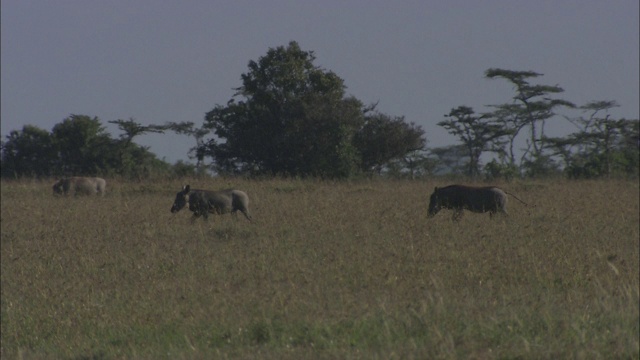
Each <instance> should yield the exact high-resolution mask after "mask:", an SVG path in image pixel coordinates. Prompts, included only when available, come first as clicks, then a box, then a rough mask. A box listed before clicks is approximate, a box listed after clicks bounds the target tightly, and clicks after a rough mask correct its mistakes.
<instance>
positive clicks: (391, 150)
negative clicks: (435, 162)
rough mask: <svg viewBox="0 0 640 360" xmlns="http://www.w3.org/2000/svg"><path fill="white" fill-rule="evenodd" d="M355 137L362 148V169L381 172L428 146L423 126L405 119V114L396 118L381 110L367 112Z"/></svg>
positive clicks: (355, 142) (359, 147)
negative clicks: (392, 163)
mask: <svg viewBox="0 0 640 360" xmlns="http://www.w3.org/2000/svg"><path fill="white" fill-rule="evenodd" d="M353 141H354V144H355V146H356V148H358V150H359V152H360V156H361V166H362V169H363V170H364V171H365V172H372V171H375V172H377V173H381V172H382V170H383V168H384V167H385V166H386V165H389V164H390V162H392V161H393V160H403V159H404V158H405V156H407V155H409V154H412V153H415V152H417V151H420V150H423V149H424V147H425V146H426V140H425V138H424V131H423V130H422V128H421V127H420V126H418V125H415V124H414V123H407V122H405V120H404V117H395V118H392V117H390V116H388V115H386V114H381V113H379V112H375V113H373V114H370V115H369V114H368V115H366V116H365V122H364V125H363V126H362V128H361V129H360V130H359V131H358V132H357V133H356V135H355V138H354V140H353Z"/></svg>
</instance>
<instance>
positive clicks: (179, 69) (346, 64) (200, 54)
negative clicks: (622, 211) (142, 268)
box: [0, 0, 640, 163]
mask: <svg viewBox="0 0 640 360" xmlns="http://www.w3.org/2000/svg"><path fill="white" fill-rule="evenodd" d="M638 4H639V2H638V0H612V1H601V0H580V1H557V0H553V1H534V0H529V1H517V0H503V1H497V0H495V1H471V0H467V1H459V0H448V1H424V0H423V1H364V0H362V1H344V0H343V1H334V0H323V1H212V0H209V1H205V0H197V1H160V0H126V1H121V0H110V1H97V0H60V1H32V0H3V1H2V2H1V13H0V14H1V17H2V19H1V36H2V39H1V40H2V41H1V47H2V48H1V52H0V56H1V67H0V69H1V75H2V78H1V86H2V88H1V92H0V94H1V98H2V99H1V100H2V102H1V108H0V109H1V123H2V137H3V138H5V136H6V135H7V134H8V133H9V132H10V131H11V130H18V129H21V128H22V126H23V125H25V124H31V125H36V126H38V127H41V128H43V129H46V130H51V128H52V127H53V126H54V125H55V124H56V123H59V122H61V121H62V120H63V119H64V118H66V117H67V116H69V115H70V114H81V115H89V116H97V117H99V118H100V119H101V120H102V121H103V123H104V124H105V125H108V127H107V128H108V130H109V131H110V132H111V133H112V136H113V137H117V136H118V135H119V132H118V130H117V128H115V127H113V126H112V125H111V124H107V121H109V120H116V119H125V120H126V119H129V118H134V119H135V120H136V121H138V122H140V123H142V124H164V123H165V122H167V121H193V122H195V123H196V124H198V125H200V124H202V121H203V118H204V114H205V113H206V112H208V111H209V110H211V109H212V108H213V107H214V106H215V105H216V104H226V102H227V101H228V100H229V99H230V98H231V97H232V95H233V93H234V91H233V88H236V87H238V86H240V85H241V82H240V75H241V74H242V73H245V72H247V64H248V62H249V61H250V60H258V59H259V57H261V56H264V55H265V54H266V52H267V51H268V49H269V48H274V47H277V46H283V45H284V46H286V45H287V44H288V43H289V41H291V40H295V41H297V42H298V43H299V45H300V46H301V48H302V49H303V50H307V51H308V50H311V51H314V52H315V55H316V57H317V59H316V62H315V65H318V66H320V67H322V68H324V69H327V70H331V71H333V72H335V73H336V74H337V75H338V76H340V77H341V78H342V79H344V80H345V84H346V86H347V93H348V94H350V95H354V96H355V97H357V98H358V99H360V100H362V101H363V102H364V103H373V102H377V101H379V105H378V110H380V111H382V112H384V113H386V114H389V115H392V116H400V115H403V116H405V118H406V120H407V121H410V122H415V123H417V124H419V125H421V126H422V127H423V129H424V130H425V131H426V137H427V140H428V146H431V147H435V146H444V145H449V144H454V143H455V142H456V139H455V138H454V137H452V136H450V135H449V134H448V133H447V132H446V131H445V130H444V129H442V128H440V127H438V126H437V125H436V123H437V122H439V121H441V120H443V115H444V114H446V113H448V112H449V111H450V110H451V109H452V108H454V107H457V106H459V105H466V106H471V107H473V108H474V110H476V112H482V111H485V110H487V109H486V108H485V107H484V106H485V105H488V104H501V103H506V102H509V101H510V99H511V97H512V96H513V88H512V87H511V86H510V85H509V83H507V82H506V81H504V80H488V79H485V78H484V76H483V75H484V71H485V70H486V69H488V68H493V67H497V68H504V69H509V70H533V71H536V72H539V73H542V74H544V76H543V77H540V78H538V79H536V80H534V81H535V83H540V84H546V85H559V86H561V87H562V88H564V90H565V92H564V93H563V94H561V96H560V97H561V98H563V99H566V100H569V101H572V102H574V103H575V104H577V105H583V104H585V103H586V102H588V101H592V100H615V101H617V102H618V103H619V104H620V105H621V106H620V107H619V108H617V109H615V110H613V111H612V112H611V114H612V116H614V117H618V118H622V117H624V118H627V119H631V118H634V119H635V118H638V117H639V109H638V108H639V102H640V100H639V98H640V93H639V83H640V75H639V72H638V71H639V70H638V69H639V68H640V64H639V57H640V56H639V49H640V45H639V44H640V39H639V33H640V29H639V16H638V14H639V9H638V7H639V5H638ZM569 115H574V116H578V115H579V112H577V111H574V112H572V113H571V114H569ZM554 123H555V125H554V124H551V125H549V126H548V128H547V132H548V133H550V135H565V134H566V133H568V132H570V131H573V128H572V126H571V125H570V124H569V123H568V122H566V121H564V120H562V119H558V121H554ZM136 142H137V143H138V144H141V145H145V146H150V150H151V151H152V152H154V153H156V154H157V155H158V157H160V158H163V157H164V158H165V160H167V161H169V162H171V163H173V162H175V161H176V160H178V159H187V151H188V149H189V148H190V147H192V146H194V145H195V142H194V140H193V139H191V138H189V137H186V136H180V135H175V134H173V133H167V134H151V135H147V136H144V137H140V138H136Z"/></svg>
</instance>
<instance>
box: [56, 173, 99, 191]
mask: <svg viewBox="0 0 640 360" xmlns="http://www.w3.org/2000/svg"><path fill="white" fill-rule="evenodd" d="M106 188H107V182H106V181H105V180H104V179H103V178H99V177H80V176H76V177H69V178H62V179H60V180H58V181H57V182H56V183H55V184H53V193H54V194H64V195H69V194H72V195H94V194H97V193H100V194H101V195H104V192H105V190H106Z"/></svg>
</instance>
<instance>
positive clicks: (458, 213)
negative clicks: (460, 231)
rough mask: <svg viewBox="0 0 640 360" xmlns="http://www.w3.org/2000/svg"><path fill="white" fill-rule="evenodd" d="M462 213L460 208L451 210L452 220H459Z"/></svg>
mask: <svg viewBox="0 0 640 360" xmlns="http://www.w3.org/2000/svg"><path fill="white" fill-rule="evenodd" d="M462 215H464V210H462V209H455V210H453V221H460V219H462Z"/></svg>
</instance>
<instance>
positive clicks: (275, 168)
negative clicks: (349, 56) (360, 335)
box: [203, 42, 421, 178]
mask: <svg viewBox="0 0 640 360" xmlns="http://www.w3.org/2000/svg"><path fill="white" fill-rule="evenodd" d="M314 60H315V55H314V53H313V52H312V51H303V50H301V49H300V47H299V46H298V44H297V43H296V42H290V43H289V45H288V46H287V47H283V46H280V47H277V48H275V49H273V48H271V49H269V50H268V52H267V54H266V55H265V56H263V57H261V58H260V59H259V60H258V61H257V62H256V61H250V62H249V66H248V67H249V72H247V73H245V74H242V76H241V78H242V86H241V87H239V88H238V89H236V90H237V93H236V94H235V95H234V97H233V98H232V99H231V100H230V101H229V102H228V103H227V105H226V106H221V105H217V106H216V107H215V108H214V109H213V110H211V111H210V112H208V113H207V114H206V116H205V127H206V128H209V129H212V131H213V133H214V134H215V138H213V139H209V140H208V141H207V142H206V144H205V145H204V146H203V147H204V148H205V151H204V153H205V154H206V155H207V156H211V157H212V158H213V159H214V162H215V164H216V169H217V170H218V171H220V172H231V173H238V172H250V173H254V174H270V175H275V174H278V175H288V176H320V177H329V178H334V177H348V176H350V175H353V174H354V173H356V172H358V171H360V170H361V169H362V154H361V151H364V152H367V153H368V151H369V150H368V149H369V148H370V145H369V144H365V143H364V141H358V142H357V144H356V143H355V142H354V138H355V137H356V135H357V134H358V132H359V131H367V130H366V129H368V127H367V121H366V119H365V113H366V112H368V111H370V110H372V107H364V106H363V104H362V103H361V102H360V101H359V100H358V99H356V98H355V97H352V96H346V95H345V85H344V83H343V80H342V79H341V78H339V77H338V76H337V75H336V74H334V73H333V72H331V71H327V70H324V69H322V68H320V67H318V66H315V65H314V64H313V62H314ZM395 122H397V121H395V120H394V121H387V123H388V124H389V125H391V124H392V123H395ZM391 128H393V127H391ZM408 130H410V131H409V133H410V134H413V133H415V132H419V131H418V130H417V128H416V127H415V126H410V127H409V128H408ZM420 135H421V133H420ZM416 144H417V145H419V142H418V143H417V142H416V141H414V140H412V141H411V146H405V147H404V149H406V151H405V152H404V153H406V152H408V151H410V150H409V148H411V149H413V148H414V147H416V146H417V145H416ZM403 145H405V144H403ZM398 153H402V154H401V155H404V153H403V151H397V150H394V151H393V152H392V155H394V156H395V155H398ZM367 156H368V155H367ZM386 157H387V158H388V155H387V156H386ZM379 161H380V160H376V161H373V162H372V161H370V158H367V165H372V166H373V165H377V162H379Z"/></svg>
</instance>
